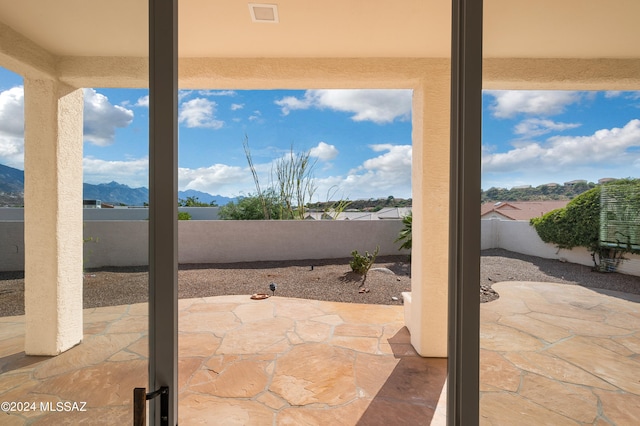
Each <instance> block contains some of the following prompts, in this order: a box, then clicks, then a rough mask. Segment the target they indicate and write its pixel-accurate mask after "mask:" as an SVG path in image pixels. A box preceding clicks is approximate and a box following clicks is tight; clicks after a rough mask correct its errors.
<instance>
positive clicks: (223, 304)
mask: <svg viewBox="0 0 640 426" xmlns="http://www.w3.org/2000/svg"><path fill="white" fill-rule="evenodd" d="M146 309H147V307H146V304H137V305H131V306H125V307H108V308H94V309H88V310H85V313H84V315H85V318H84V321H85V337H84V340H83V343H82V344H81V345H79V346H78V347H76V348H73V349H71V350H69V351H68V352H66V353H64V354H62V355H60V356H58V357H53V358H48V357H26V356H24V352H22V351H23V347H24V337H23V333H24V317H14V318H11V319H5V320H4V321H2V323H1V326H0V350H1V351H3V354H4V356H3V357H0V400H16V401H25V400H27V401H33V402H37V403H38V404H39V403H40V402H46V401H50V402H52V403H55V402H58V401H87V406H86V409H87V411H85V412H73V413H65V412H62V413H58V412H56V413H52V412H48V413H47V412H42V411H34V412H29V413H20V414H17V413H13V414H12V415H6V414H1V413H0V416H3V417H0V424H2V425H4V424H16V425H22V424H32V423H33V424H77V423H82V424H100V425H102V424H127V423H130V422H131V419H132V392H133V388H134V387H145V386H146V384H147V380H148V379H147V374H148V373H147V368H148V367H147V359H146V358H147V353H148V336H147V333H146V320H147V317H146V316H145V315H144V312H145V310H146ZM179 309H180V315H179V329H180V334H179V339H178V341H179V347H178V354H179V360H178V367H179V374H178V384H179V387H180V390H179V395H178V397H179V407H180V408H179V424H187V425H189V424H214V425H230V424H241V425H274V424H275V425H287V424H291V425H300V424H309V425H314V424H317V425H323V426H324V425H327V424H340V425H356V424H360V425H366V424H384V423H386V424H393V423H396V422H397V421H402V422H403V423H405V424H430V422H431V420H432V419H434V422H433V423H432V424H444V419H445V417H444V414H443V413H444V412H445V411H446V410H445V407H439V412H438V414H437V415H436V414H435V411H436V409H437V408H438V401H439V400H440V399H441V397H442V395H444V393H443V390H444V388H445V384H444V383H445V378H446V360H445V359H436V360H433V359H425V358H421V357H419V356H418V355H417V353H416V352H415V351H414V350H413V348H412V347H411V345H410V335H409V333H408V331H407V329H406V327H404V324H403V323H402V318H403V312H402V307H398V306H393V307H392V306H374V305H359V304H346V303H333V302H320V301H312V300H301V299H285V298H280V297H271V298H269V299H266V300H262V301H255V300H251V299H250V298H249V296H223V297H212V298H201V299H191V300H181V301H180V303H179ZM4 326H6V327H4ZM5 416H6V418H4V417H5ZM435 419H438V420H437V421H436V420H435ZM380 422H383V423H380ZM438 422H439V423H438Z"/></svg>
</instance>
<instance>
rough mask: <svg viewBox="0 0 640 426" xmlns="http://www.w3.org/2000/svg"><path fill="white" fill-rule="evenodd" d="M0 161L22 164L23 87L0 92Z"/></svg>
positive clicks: (20, 166)
mask: <svg viewBox="0 0 640 426" xmlns="http://www.w3.org/2000/svg"><path fill="white" fill-rule="evenodd" d="M0 163H2V164H5V165H7V166H10V167H17V168H20V169H22V168H23V167H24V166H23V165H24V89H23V87H22V86H18V87H14V88H11V89H9V90H5V91H4V92H1V93H0Z"/></svg>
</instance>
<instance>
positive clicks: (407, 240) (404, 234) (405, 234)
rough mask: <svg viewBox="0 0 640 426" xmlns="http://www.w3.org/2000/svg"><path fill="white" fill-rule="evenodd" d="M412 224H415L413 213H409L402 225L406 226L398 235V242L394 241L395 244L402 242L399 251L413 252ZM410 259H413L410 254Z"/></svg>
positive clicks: (403, 219)
mask: <svg viewBox="0 0 640 426" xmlns="http://www.w3.org/2000/svg"><path fill="white" fill-rule="evenodd" d="M412 222H413V212H409V214H408V215H406V216H405V217H403V218H402V223H403V224H404V227H403V228H402V230H401V231H400V232H399V233H398V238H396V240H395V241H394V243H397V242H399V241H402V244H400V247H399V248H398V250H402V249H405V250H411V243H412V239H411V224H412ZM409 259H411V254H409Z"/></svg>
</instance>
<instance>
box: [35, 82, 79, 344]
mask: <svg viewBox="0 0 640 426" xmlns="http://www.w3.org/2000/svg"><path fill="white" fill-rule="evenodd" d="M24 99H25V101H24V109H25V111H24V117H25V131H24V139H25V147H24V168H25V186H24V199H25V209H24V223H25V232H24V234H25V235H24V241H25V314H26V330H25V352H26V353H27V355H57V354H59V353H61V352H63V351H65V350H67V349H69V348H71V347H73V346H75V345H77V344H78V343H80V341H81V340H82V109H83V97H82V90H80V89H75V88H72V87H69V86H66V85H64V84H61V83H59V82H56V81H53V80H29V79H25V81H24Z"/></svg>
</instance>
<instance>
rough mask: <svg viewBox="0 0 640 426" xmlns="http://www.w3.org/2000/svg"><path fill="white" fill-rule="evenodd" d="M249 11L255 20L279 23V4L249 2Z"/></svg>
mask: <svg viewBox="0 0 640 426" xmlns="http://www.w3.org/2000/svg"><path fill="white" fill-rule="evenodd" d="M249 11H250V12H251V20H252V21H253V22H269V23H272V24H277V23H278V5H277V4H257V3H249Z"/></svg>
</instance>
